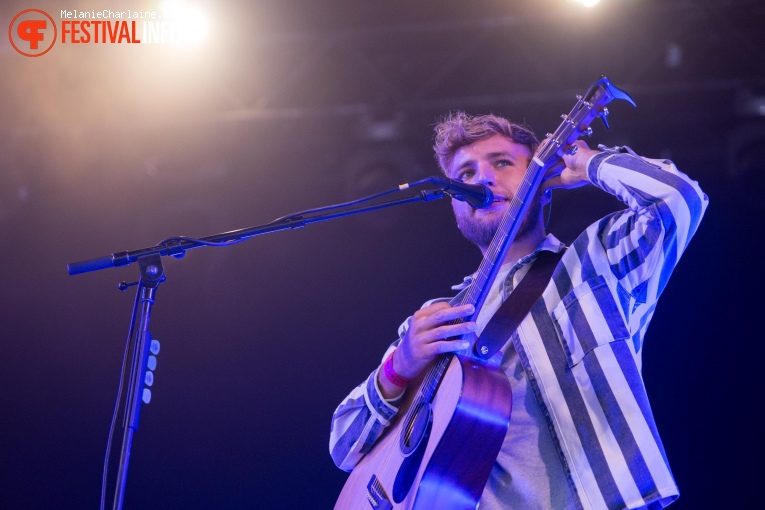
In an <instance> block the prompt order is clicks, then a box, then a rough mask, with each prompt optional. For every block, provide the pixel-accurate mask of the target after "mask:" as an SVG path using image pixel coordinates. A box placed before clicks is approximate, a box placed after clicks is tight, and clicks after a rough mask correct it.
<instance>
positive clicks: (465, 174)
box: [457, 170, 475, 181]
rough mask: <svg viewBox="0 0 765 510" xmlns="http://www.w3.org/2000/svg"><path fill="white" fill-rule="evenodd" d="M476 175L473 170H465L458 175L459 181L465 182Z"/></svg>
mask: <svg viewBox="0 0 765 510" xmlns="http://www.w3.org/2000/svg"><path fill="white" fill-rule="evenodd" d="M474 175H475V172H474V171H472V170H463V171H462V172H460V173H459V174H458V175H457V179H459V180H461V181H464V180H467V179H470V178H471V177H473V176H474Z"/></svg>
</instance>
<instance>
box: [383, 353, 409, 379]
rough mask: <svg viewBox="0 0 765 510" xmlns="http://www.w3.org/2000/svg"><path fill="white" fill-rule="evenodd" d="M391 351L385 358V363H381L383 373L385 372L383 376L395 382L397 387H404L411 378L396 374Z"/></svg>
mask: <svg viewBox="0 0 765 510" xmlns="http://www.w3.org/2000/svg"><path fill="white" fill-rule="evenodd" d="M393 352H396V351H393ZM393 352H392V353H390V356H388V359H386V360H385V363H383V373H384V374H385V378H386V379H388V380H389V381H390V382H391V383H393V384H395V385H396V386H398V387H399V388H404V387H406V385H407V384H409V381H410V380H411V379H409V378H408V377H404V376H403V375H398V374H397V373H396V371H395V370H393Z"/></svg>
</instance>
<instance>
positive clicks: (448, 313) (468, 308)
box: [422, 305, 475, 328]
mask: <svg viewBox="0 0 765 510" xmlns="http://www.w3.org/2000/svg"><path fill="white" fill-rule="evenodd" d="M473 313H475V307H474V306H473V305H461V306H450V307H448V308H444V309H441V310H437V311H435V312H434V313H433V314H432V315H430V316H428V317H427V318H425V319H424V320H423V323H422V327H424V328H434V327H436V326H438V325H440V324H443V323H445V322H449V321H453V320H455V319H461V318H463V317H467V316H469V315H472V314H473Z"/></svg>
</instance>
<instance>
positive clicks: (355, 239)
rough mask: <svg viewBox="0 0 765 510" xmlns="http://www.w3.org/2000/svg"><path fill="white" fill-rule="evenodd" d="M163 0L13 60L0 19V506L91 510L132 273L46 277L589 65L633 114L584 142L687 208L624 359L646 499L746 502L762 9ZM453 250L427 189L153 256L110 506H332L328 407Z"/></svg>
mask: <svg viewBox="0 0 765 510" xmlns="http://www.w3.org/2000/svg"><path fill="white" fill-rule="evenodd" d="M187 4H188V5H190V6H191V7H197V8H199V9H200V10H201V11H202V12H203V13H204V16H205V19H207V20H208V22H209V32H208V33H207V35H206V37H204V38H203V39H202V40H201V41H199V42H198V43H196V44H195V45H193V44H192V45H188V46H183V47H181V45H176V46H173V45H154V46H151V45H146V44H143V45H126V44H122V45H111V44H106V45H92V44H90V45H85V44H81V45H73V44H59V43H57V44H56V45H55V46H54V48H53V49H52V50H51V51H50V52H49V53H48V54H46V55H44V56H42V57H39V58H27V57H23V56H21V55H19V54H18V53H17V52H16V51H14V50H13V48H12V47H11V45H10V44H9V41H8V38H7V37H6V36H5V35H4V36H3V37H2V38H1V39H0V62H1V63H2V64H1V65H2V67H1V68H0V114H1V117H0V118H2V123H0V275H1V276H2V283H3V291H2V293H0V319H1V320H0V323H1V324H2V328H1V329H0V338H2V340H1V342H2V344H1V345H2V355H1V356H0V359H1V360H2V367H0V388H2V390H0V399H1V400H0V488H1V490H0V508H3V509H42V508H45V509H48V508H66V509H69V508H96V507H97V506H98V501H99V491H100V483H101V469H102V463H103V456H104V450H105V447H106V439H107V432H108V428H109V420H110V418H111V414H112V409H113V405H114V399H115V396H116V390H117V382H118V375H119V370H120V362H121V358H122V352H123V348H124V340H125V333H126V331H127V326H128V318H129V314H130V309H131V306H132V299H133V296H132V292H127V293H121V292H119V291H118V290H117V285H116V284H117V283H118V282H119V281H121V280H128V281H132V280H133V279H135V277H136V274H137V268H136V267H133V266H130V267H127V268H120V269H110V270H106V271H100V272H96V273H90V274H84V275H79V276H73V277H70V276H67V273H66V264H67V263H68V262H73V261H77V260H83V259H88V258H92V257H97V256H101V255H106V254H109V253H112V252H115V251H121V250H126V249H137V248H141V247H145V246H149V245H152V244H154V243H156V242H158V241H159V240H161V239H163V238H164V237H167V236H170V235H191V236H204V235H209V234H213V233H217V232H222V231H226V230H231V229H234V228H241V227H246V226H252V225H256V224H260V223H265V222H267V221H269V220H271V219H274V218H276V217H278V216H281V215H283V214H286V213H289V212H292V211H296V210H301V209H305V208H309V207H316V206H320V205H325V204H330V203H334V202H339V201H344V200H349V199H351V198H357V197H360V196H363V195H365V194H368V193H372V192H374V191H380V190H383V189H387V188H389V187H392V186H395V185H397V184H399V183H401V182H406V181H412V180H416V179H419V178H422V177H424V176H426V175H430V174H434V173H436V172H437V169H436V165H435V162H434V160H433V158H432V156H431V150H430V146H431V143H432V141H431V131H432V125H433V124H434V122H435V119H436V118H437V117H438V116H440V115H443V114H444V113H446V112H447V111H449V110H450V109H457V108H462V109H466V110H467V111H469V112H472V113H486V112H493V113H497V114H504V115H507V116H510V117H511V118H513V119H516V120H519V121H526V122H528V123H529V124H530V125H531V126H532V127H534V128H535V129H536V130H537V132H538V134H540V135H544V133H545V131H548V130H553V129H554V128H555V127H556V126H557V124H558V122H559V119H558V116H559V115H560V114H561V113H566V112H568V111H569V110H570V108H571V107H572V106H573V102H574V95H575V94H576V93H582V92H584V90H586V88H587V86H588V85H589V84H590V83H591V82H592V81H594V80H595V79H597V78H598V76H599V75H600V74H606V75H608V76H609V77H610V78H611V79H612V80H613V82H614V83H615V84H617V85H618V86H620V87H622V88H624V89H625V90H627V91H629V92H630V93H631V94H632V95H633V97H634V98H635V100H636V102H637V103H638V108H637V109H634V110H633V109H631V108H630V107H627V106H625V105H614V106H613V108H612V115H611V121H612V131H610V132H605V130H604V129H602V127H601V126H600V125H599V124H598V125H596V126H595V128H596V135H595V138H594V140H593V141H594V142H595V143H605V144H610V145H615V144H628V145H630V146H631V147H633V148H634V149H635V150H636V151H638V152H639V153H641V154H644V155H646V156H652V157H666V158H671V159H672V160H673V161H675V163H676V164H677V165H678V167H679V168H680V169H681V170H683V171H684V172H686V173H688V174H689V175H691V176H692V177H693V178H695V179H697V180H698V181H699V182H700V183H701V185H702V187H703V189H704V190H705V191H706V192H707V193H708V194H709V196H710V199H711V205H710V207H709V209H708V211H707V216H706V218H705V220H704V222H703V223H702V225H701V228H700V230H699V231H698V234H697V235H696V238H695V239H694V241H693V242H692V243H691V245H690V247H689V249H688V251H687V252H686V254H685V256H684V257H683V260H682V262H681V263H680V265H679V267H678V268H677V270H676V271H675V275H674V276H673V279H672V282H671V283H670V285H669V287H668V288H667V290H666V293H665V295H664V297H663V299H662V304H661V305H660V306H659V308H658V310H657V312H656V315H655V317H654V320H653V325H652V326H651V328H650V330H649V332H648V334H647V340H646V347H645V351H644V371H643V375H644V378H645V380H646V384H647V386H648V389H649V394H650V395H651V397H652V404H653V409H654V412H655V414H656V417H657V421H658V424H659V430H660V432H661V434H662V437H663V439H664V443H665V446H666V450H667V454H668V456H669V459H670V461H671V464H672V467H673V470H674V474H675V476H676V478H677V481H678V483H679V485H680V488H681V492H682V497H681V498H680V500H679V501H678V502H677V503H676V505H675V506H674V507H673V508H677V509H678V510H679V509H683V508H694V509H695V508H750V507H752V506H755V505H756V502H757V501H759V500H760V499H761V498H759V497H757V496H758V493H760V492H761V485H762V475H763V474H764V473H763V468H762V465H763V463H762V459H763V456H764V455H765V451H764V449H763V425H762V421H761V419H760V408H761V407H762V405H763V398H762V395H761V388H762V386H763V385H762V383H761V381H760V377H761V373H762V366H763V362H762V360H763V355H764V354H765V349H763V341H762V339H761V338H760V336H761V335H760V333H761V330H762V327H761V326H760V325H759V319H760V317H759V314H760V313H762V303H763V298H762V288H763V284H764V283H765V282H763V271H762V269H761V263H762V261H761V258H762V247H763V243H762V234H763V217H764V216H765V214H764V213H765V199H763V198H762V195H763V191H762V188H763V186H762V184H763V172H762V170H763V166H764V165H763V159H764V158H765V72H764V71H763V69H765V56H764V55H765V44H764V43H765V37H763V30H762V27H763V26H765V8H764V7H763V5H762V3H761V2H755V1H738V2H734V1H724V0H714V1H707V0H705V1H695V2H689V1H675V0H669V1H659V0H655V1H640V0H630V1H628V0H603V1H602V2H601V4H599V5H597V6H595V7H594V8H592V9H585V8H583V7H582V6H580V5H579V4H576V3H574V2H570V1H566V0H541V1H536V2H530V1H522V2H511V1H508V0H503V1H500V0H485V1H477V0H476V1H439V2H435V1H410V2H404V1H385V0H383V1H377V2H374V1H369V0H364V1H362V0H356V1H340V0H305V1H303V2H298V1H294V0H288V1H272V2H265V1H257V2H246V1H224V2H213V1H211V0H208V1H201V0H200V1H196V2H194V1H192V0H188V2H187ZM157 5H158V4H156V3H154V2H150V1H141V2H136V1H128V0H124V1H122V2H118V1H117V0H113V1H112V0H109V1H108V2H106V1H103V0H93V1H85V0H72V1H71V2H69V3H68V5H61V3H60V2H52V1H37V2H18V1H12V2H4V3H3V4H2V6H1V7H0V22H1V23H0V26H2V27H6V26H8V25H9V24H10V22H11V20H12V19H13V17H14V16H15V15H16V14H17V13H18V12H20V11H21V10H23V9H28V8H40V9H44V10H46V11H48V12H49V13H50V14H51V15H52V16H53V17H54V19H56V21H57V22H59V21H60V19H59V16H58V13H59V10H60V9H62V8H65V9H70V10H71V9H82V10H91V9H111V10H115V11H116V10H125V9H143V10H153V9H154V10H156V9H158V7H157ZM59 37H60V34H59ZM553 202H554V206H553V211H552V220H551V223H550V229H551V231H552V232H553V233H555V234H556V235H558V236H559V237H560V238H561V239H563V240H564V241H571V240H572V239H573V238H574V236H575V235H576V234H577V233H578V232H579V231H580V230H581V229H583V228H584V227H585V226H586V225H587V224H589V223H590V222H592V221H594V220H595V219H597V218H599V217H600V216H602V215H603V214H605V213H607V212H609V211H611V210H613V209H614V208H616V207H618V206H619V204H618V203H616V202H615V201H614V200H612V199H611V198H610V197H608V196H605V195H604V194H603V193H601V192H599V191H598V190H595V189H579V190H575V191H571V192H556V193H555V196H554V200H553ZM478 261H479V253H478V251H477V250H475V249H474V248H473V247H471V246H470V245H469V244H468V243H467V242H466V241H464V240H463V239H462V238H461V237H460V236H459V234H458V233H457V232H456V228H455V227H454V224H453V219H452V218H451V211H450V207H449V204H448V202H447V201H445V200H444V201H439V202H435V203H432V204H414V205H408V206H405V207H402V208H399V209H397V210H389V211H385V212H378V213H376V214H374V215H371V216H367V217H365V218H347V219H341V220H338V221H335V222H332V223H323V224H319V225H313V226H309V227H307V228H305V229H303V230H299V231H294V232H282V233H278V234H275V235H272V236H267V237H261V238H256V239H253V240H250V241H248V242H246V243H243V244H240V245H237V246H234V247H230V248H220V249H216V248H211V249H204V250H194V251H191V252H189V253H188V254H187V256H186V257H185V258H184V259H182V260H175V259H169V260H166V261H165V269H166V273H167V276H168V280H167V282H166V283H165V284H163V285H162V287H161V288H160V289H159V291H158V293H157V304H156V306H155V308H154V315H153V323H152V327H151V330H152V333H153V335H154V336H155V337H156V338H157V339H159V340H160V341H161V345H162V350H161V352H160V354H159V356H158V366H157V369H156V371H155V383H154V386H153V387H152V392H153V399H152V402H151V404H150V405H148V406H144V407H143V409H142V414H141V423H140V428H139V430H138V432H137V434H136V436H135V442H134V448H133V455H132V462H131V465H130V472H129V477H128V484H127V497H126V501H125V503H126V508H152V509H153V508H158V509H161V508H188V509H192V508H200V509H201V508H205V509H206V508H231V509H244V508H253V509H255V508H257V509H261V508H268V509H271V508H274V509H298V508H331V506H332V504H333V502H334V499H335V497H336V495H337V493H338V492H339V490H340V488H341V487H342V484H343V481H344V479H345V474H344V473H342V472H340V471H339V470H337V469H336V468H335V467H334V465H333V464H332V461H331V459H330V457H329V454H328V446H327V443H328V436H329V425H330V417H331V415H332V412H333V410H334V408H335V406H336V405H337V404H338V403H339V401H340V400H341V399H342V398H343V397H344V396H345V395H346V393H347V392H348V391H349V390H350V389H351V388H352V387H353V386H355V385H356V384H358V383H359V382H360V381H362V380H363V379H364V378H365V377H366V376H367V374H368V373H369V371H371V370H372V369H373V368H374V367H375V366H376V364H377V363H378V362H379V359H380V356H381V355H382V353H383V351H384V349H385V347H386V346H387V345H388V344H389V343H390V342H391V341H392V340H393V339H394V338H395V333H396V328H397V326H398V324H399V323H400V321H401V320H403V319H404V318H405V317H406V316H407V315H409V314H410V313H412V312H413V311H414V310H415V309H416V308H417V307H419V305H420V304H421V303H422V302H423V301H425V300H426V299H428V298H431V297H435V296H443V295H448V294H449V293H450V292H451V291H450V286H451V285H452V284H454V283H457V282H459V281H461V279H462V277H463V276H464V275H466V274H469V273H471V272H472V271H473V270H474V268H475V266H476V265H477V263H478ZM120 440H121V433H120V435H119V436H118V437H117V438H116V439H115V444H114V450H113V451H114V453H113V455H114V459H113V460H115V461H116V459H117V458H118V457H119V443H120ZM112 474H114V471H112ZM109 494H110V497H111V489H110V491H109Z"/></svg>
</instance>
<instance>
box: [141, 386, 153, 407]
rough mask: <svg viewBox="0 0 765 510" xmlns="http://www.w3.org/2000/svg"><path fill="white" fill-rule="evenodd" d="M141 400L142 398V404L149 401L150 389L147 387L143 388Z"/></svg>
mask: <svg viewBox="0 0 765 510" xmlns="http://www.w3.org/2000/svg"><path fill="white" fill-rule="evenodd" d="M141 400H143V403H144V404H148V403H149V402H151V390H150V389H149V388H144V389H143V395H141Z"/></svg>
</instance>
